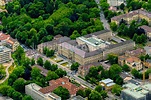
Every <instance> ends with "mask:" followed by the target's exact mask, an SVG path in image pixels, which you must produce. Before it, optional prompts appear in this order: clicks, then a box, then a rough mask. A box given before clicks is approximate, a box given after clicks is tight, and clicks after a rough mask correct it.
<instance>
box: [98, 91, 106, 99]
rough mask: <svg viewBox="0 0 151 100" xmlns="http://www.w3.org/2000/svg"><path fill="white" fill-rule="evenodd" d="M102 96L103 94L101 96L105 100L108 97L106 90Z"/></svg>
mask: <svg viewBox="0 0 151 100" xmlns="http://www.w3.org/2000/svg"><path fill="white" fill-rule="evenodd" d="M100 94H101V96H102V98H103V99H104V98H106V97H107V92H106V91H105V90H102V91H101V92H100Z"/></svg>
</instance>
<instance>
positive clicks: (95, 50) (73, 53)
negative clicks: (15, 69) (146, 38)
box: [38, 30, 135, 65]
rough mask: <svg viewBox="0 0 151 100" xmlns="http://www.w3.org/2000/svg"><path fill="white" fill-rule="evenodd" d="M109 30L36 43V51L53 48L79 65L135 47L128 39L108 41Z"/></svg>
mask: <svg viewBox="0 0 151 100" xmlns="http://www.w3.org/2000/svg"><path fill="white" fill-rule="evenodd" d="M112 37H113V36H112V32H111V31H109V30H103V31H98V32H95V33H92V34H88V35H85V36H82V37H79V38H77V39H76V40H70V38H68V37H61V38H59V39H57V40H53V41H50V42H46V43H42V44H40V45H38V51H39V52H42V51H43V48H44V47H47V48H49V49H53V50H55V51H56V53H57V54H58V55H61V56H64V57H66V58H68V59H70V60H71V61H73V62H78V63H79V64H80V65H87V64H91V63H94V62H99V61H101V60H103V59H106V58H107V55H108V54H110V53H115V54H117V55H120V54H123V53H124V52H125V51H127V50H132V49H133V48H134V47H135V42H133V41H131V40H128V41H124V42H121V43H118V44H111V43H110V42H108V41H109V40H111V38H112Z"/></svg>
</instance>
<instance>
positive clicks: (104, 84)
mask: <svg viewBox="0 0 151 100" xmlns="http://www.w3.org/2000/svg"><path fill="white" fill-rule="evenodd" d="M99 84H100V85H101V86H102V87H103V88H104V89H105V90H111V89H112V87H113V86H114V85H115V83H114V82H113V80H111V79H109V78H108V79H104V80H102V81H100V82H99Z"/></svg>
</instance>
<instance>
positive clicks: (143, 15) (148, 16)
mask: <svg viewBox="0 0 151 100" xmlns="http://www.w3.org/2000/svg"><path fill="white" fill-rule="evenodd" d="M121 19H123V20H125V21H127V23H128V24H130V23H131V22H132V21H133V20H139V19H145V20H146V21H148V23H149V25H151V12H148V11H146V10H145V9H138V10H134V11H131V12H129V13H127V14H123V15H119V16H115V17H113V18H111V22H115V23H116V24H119V22H120V21H121Z"/></svg>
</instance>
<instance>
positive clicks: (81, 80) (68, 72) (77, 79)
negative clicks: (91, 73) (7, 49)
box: [28, 48, 95, 89]
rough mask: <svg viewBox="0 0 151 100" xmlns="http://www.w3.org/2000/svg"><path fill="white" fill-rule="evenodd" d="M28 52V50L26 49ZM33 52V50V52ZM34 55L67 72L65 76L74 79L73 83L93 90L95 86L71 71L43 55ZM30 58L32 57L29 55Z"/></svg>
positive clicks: (36, 53) (37, 53)
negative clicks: (75, 82)
mask: <svg viewBox="0 0 151 100" xmlns="http://www.w3.org/2000/svg"><path fill="white" fill-rule="evenodd" d="M28 50H29V48H28ZM34 51H35V50H34ZM34 55H40V56H41V57H42V58H43V60H44V61H46V60H48V61H50V62H51V64H56V65H58V68H61V69H63V70H65V71H66V72H67V76H69V77H70V78H71V79H74V80H75V81H77V82H78V83H79V84H81V85H83V86H86V87H89V88H90V89H95V86H94V85H92V84H90V83H88V82H87V81H85V80H83V79H81V78H79V77H78V76H77V75H76V74H75V73H73V71H71V70H70V69H68V68H66V67H64V66H62V65H60V64H59V63H56V62H55V61H53V60H51V59H50V58H48V57H46V56H45V55H43V54H41V53H39V52H35V53H34ZM31 56H32V55H31Z"/></svg>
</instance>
